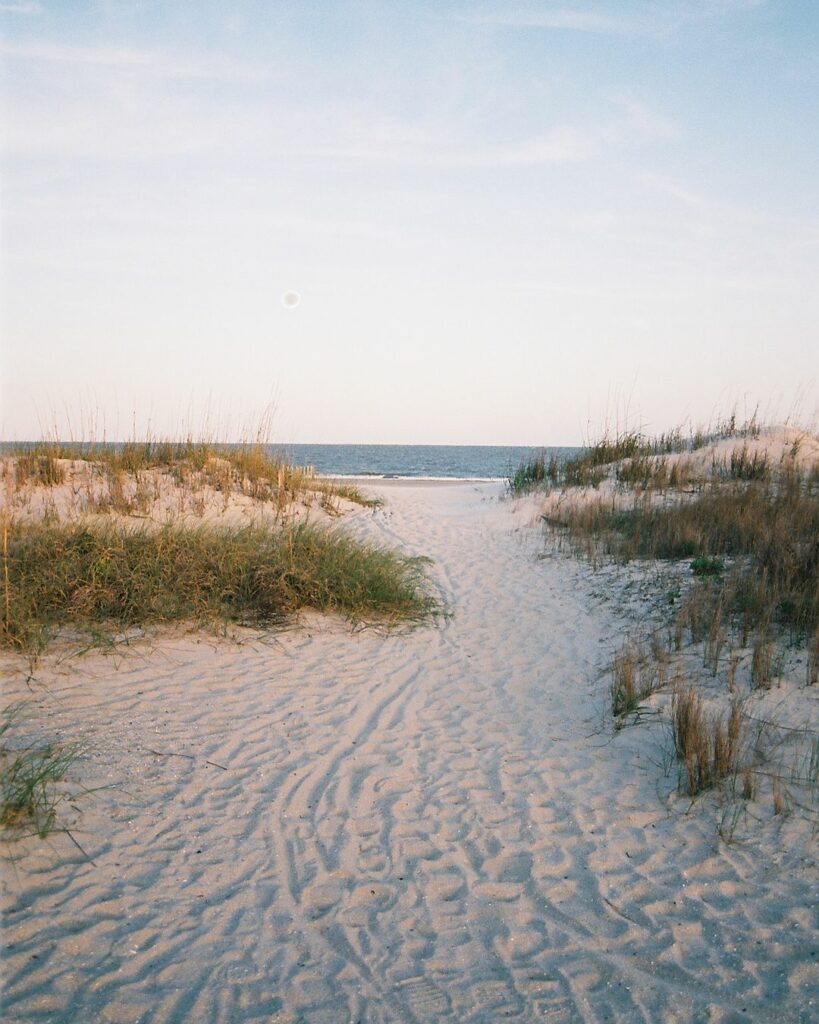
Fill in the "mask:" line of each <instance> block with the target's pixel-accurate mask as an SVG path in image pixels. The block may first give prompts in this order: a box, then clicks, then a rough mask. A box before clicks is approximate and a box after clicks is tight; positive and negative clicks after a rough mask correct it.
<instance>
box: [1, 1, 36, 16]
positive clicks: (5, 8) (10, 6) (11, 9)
mask: <svg viewBox="0 0 819 1024" xmlns="http://www.w3.org/2000/svg"><path fill="white" fill-rule="evenodd" d="M42 13H43V8H42V4H39V3H37V2H36V0H19V2H18V3H6V4H3V3H0V14H42Z"/></svg>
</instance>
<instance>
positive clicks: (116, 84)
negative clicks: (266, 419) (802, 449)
mask: <svg viewBox="0 0 819 1024" xmlns="http://www.w3.org/2000/svg"><path fill="white" fill-rule="evenodd" d="M0 37H1V38H2V42H0V56H1V57H2V65H3V77H2V99H3V106H4V110H3V115H4V118H3V120H4V123H5V129H4V132H3V136H2V164H1V165H0V182H2V289H3V293H2V300H3V301H2V314H1V315H2V320H1V321H0V326H2V338H3V364H2V370H3V388H2V412H0V430H1V431H2V436H3V437H4V438H17V439H20V438H23V437H33V436H34V437H36V436H39V435H40V434H41V432H42V431H43V430H44V429H50V428H51V427H52V425H53V424H54V423H55V422H56V424H57V427H58V430H59V431H60V432H61V433H67V432H68V430H69V426H68V425H67V420H68V419H69V418H70V420H71V426H70V429H71V431H72V432H73V433H75V434H77V433H80V432H82V429H83V426H82V424H83V423H85V424H87V423H88V422H89V421H94V422H95V424H96V426H95V430H96V432H97V433H98V434H99V433H101V432H102V431H103V429H104V431H105V433H106V435H107V436H108V437H117V436H127V435H129V434H130V433H131V431H132V428H133V422H134V414H135V416H136V429H137V432H141V431H143V430H145V429H147V421H148V420H149V419H150V422H151V427H152V429H154V430H156V431H158V432H161V433H166V432H175V431H177V430H179V429H184V428H185V427H187V426H188V425H189V424H190V425H191V426H193V428H194V429H196V428H197V427H198V424H199V422H200V421H201V419H202V417H203V415H204V410H205V408H209V409H210V413H209V415H210V419H211V422H212V423H213V422H214V421H218V423H219V424H221V425H222V426H224V427H225V429H228V430H229V429H231V428H232V425H235V424H242V425H245V424H247V423H248V422H249V421H251V420H252V419H253V418H254V417H255V416H258V415H260V413H261V411H262V410H263V409H264V408H265V406H267V405H268V404H269V403H271V402H273V403H274V404H275V406H276V417H275V433H276V435H277V437H278V438H280V439H281V440H284V441H290V442H293V441H316V442H321V441H326V442H332V441H349V442H356V441H361V442H417V443H424V442H430V443H435V442H440V443H447V442H451V443H497V444H503V443H510V444H511V443H535V444H541V443H546V444H561V443H574V442H577V441H579V440H581V438H582V437H583V435H584V433H585V432H586V430H587V429H588V426H589V425H590V426H591V429H592V430H594V429H596V428H597V427H599V426H600V425H601V424H602V420H603V418H604V417H605V416H606V414H607V412H608V415H609V416H610V417H611V416H614V414H615V411H616V410H618V409H619V410H620V412H621V415H622V410H623V408H624V407H625V406H628V409H629V413H630V415H631V417H632V419H633V421H635V422H638V423H639V425H641V426H645V427H646V428H647V429H650V430H661V429H664V428H667V427H669V426H672V425H674V424H676V423H678V422H680V420H682V419H683V418H684V417H686V416H690V417H691V418H693V419H694V420H697V421H705V420H708V419H709V418H711V417H712V416H714V415H715V414H716V413H718V412H720V411H724V410H725V409H726V408H728V407H729V406H731V405H733V404H734V403H735V402H737V403H738V404H739V406H740V411H742V409H743V408H744V407H749V408H752V407H753V406H754V405H755V404H756V403H757V402H758V403H760V406H761V408H762V411H763V413H765V414H767V415H771V416H774V417H780V416H783V415H786V414H788V413H791V412H793V410H794V408H795V407H798V410H799V412H800V413H801V415H802V416H803V418H805V417H806V418H810V417H812V416H813V415H815V413H816V401H817V399H816V396H817V382H818V381H819V358H817V352H819V327H818V325H819V287H817V281H819V4H817V3H815V2H813V0H798V2H788V0H782V2H775V0H768V2H765V0H679V2H673V3H672V2H669V3H663V2H660V0H645V2H644V0H634V2H629V3H625V2H599V0H598V2H594V0H577V2H572V0H529V2H520V3H519V2H517V0H506V2H503V0H487V2H479V3H455V2H431V0H429V2H409V0H406V2H383V0H382V2H379V0H372V2H359V3H352V2H351V3H332V2H328V3H308V2H305V0H302V2H298V3H290V2H282V3H275V2H272V3H262V2H244V3H242V2H233V3H226V2H221V3H206V2H192V0H189V2H184V3H183V2H172V0H162V2H159V0H156V2H150V0H144V2H134V0H129V2H125V0H97V2H85V3H83V2H73V0H59V2H58V0H0ZM289 290H295V291H297V292H298V293H299V294H300V295H301V301H300V303H299V304H298V306H296V307H295V308H285V306H283V304H282V301H281V298H282V295H283V294H284V293H285V292H287V291H289Z"/></svg>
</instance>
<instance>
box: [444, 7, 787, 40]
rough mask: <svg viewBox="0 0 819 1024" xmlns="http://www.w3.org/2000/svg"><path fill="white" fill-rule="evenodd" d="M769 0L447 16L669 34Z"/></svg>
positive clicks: (611, 32)
mask: <svg viewBox="0 0 819 1024" xmlns="http://www.w3.org/2000/svg"><path fill="white" fill-rule="evenodd" d="M766 3H767V0H708V2H703V0H688V2H687V3H685V2H681V3H679V4H675V5H670V6H669V7H668V8H663V7H661V6H659V5H656V4H643V5H641V6H639V7H638V6H637V5H636V4H631V5H623V8H622V9H621V10H619V11H616V12H614V13H612V11H611V9H609V10H605V11H604V10H599V9H597V8H594V7H586V8H578V7H562V8H558V9H551V10H537V9H533V8H531V7H526V8H522V9H518V10H509V8H508V7H505V8H488V9H485V10H483V11H476V12H474V13H470V14H458V15H453V16H450V17H449V18H447V20H451V21H459V22H464V23H469V24H473V25H496V26H498V27H506V28H522V29H543V30H544V31H565V32H584V33H590V34H595V35H611V36H657V37H662V36H667V35H669V34H671V33H673V32H676V31H678V30H679V29H680V28H682V27H683V26H684V25H686V24H687V23H689V22H692V21H693V22H696V21H702V20H706V19H708V20H710V19H714V18H719V17H725V16H730V15H732V14H736V13H739V14H741V13H743V12H746V11H751V10H754V9H756V8H759V7H762V6H764V5H765V4H766Z"/></svg>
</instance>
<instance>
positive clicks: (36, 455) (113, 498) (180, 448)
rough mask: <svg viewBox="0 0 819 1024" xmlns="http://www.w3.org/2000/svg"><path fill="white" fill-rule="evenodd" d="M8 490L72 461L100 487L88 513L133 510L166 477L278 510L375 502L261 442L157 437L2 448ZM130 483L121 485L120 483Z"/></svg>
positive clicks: (42, 480) (56, 477) (47, 480)
mask: <svg viewBox="0 0 819 1024" xmlns="http://www.w3.org/2000/svg"><path fill="white" fill-rule="evenodd" d="M3 458H4V467H3V468H4V477H5V481H6V488H7V490H9V491H11V492H14V491H20V490H21V489H24V488H26V487H30V486H32V485H34V486H37V485H41V486H46V487H53V486H58V485H60V484H62V483H63V482H64V481H65V479H66V475H67V472H68V469H69V468H70V466H71V464H75V463H85V464H86V465H87V466H88V467H89V469H90V471H91V473H92V475H94V476H96V477H97V478H100V479H102V480H103V481H104V483H105V488H104V493H103V495H102V496H100V495H99V494H98V495H97V504H98V505H99V507H98V508H94V509H93V510H94V511H119V512H123V513H126V514H127V513H128V512H131V511H134V510H139V509H140V508H141V507H142V506H144V505H145V503H146V501H147V500H148V499H149V498H150V497H151V495H152V494H156V491H157V480H158V478H160V477H162V476H169V477H171V478H172V479H173V481H174V483H175V484H176V485H177V486H179V487H182V488H185V489H186V490H187V491H189V492H194V491H196V490H197V489H199V490H201V489H202V488H204V487H210V488H212V489H213V490H215V491H219V492H221V493H223V494H230V493H238V494H243V495H247V496H249V497H251V498H253V499H254V500H257V501H266V502H272V503H274V504H275V505H276V506H278V507H279V508H283V507H285V506H286V505H288V504H289V503H291V502H293V501H295V500H296V499H297V498H299V497H302V496H308V495H316V496H318V497H319V498H320V499H321V500H322V502H323V503H324V505H325V507H328V506H329V503H331V502H333V501H335V500H337V499H344V500H347V501H351V502H353V503H355V504H358V505H362V506H367V507H372V506H375V505H377V504H378V501H377V499H373V498H370V497H368V496H367V495H365V494H364V493H363V492H362V491H361V490H360V489H359V488H358V487H356V486H355V485H354V484H350V483H344V482H338V481H334V480H328V479H325V478H322V477H320V476H318V475H317V474H316V472H315V470H314V469H313V468H312V467H309V466H306V467H300V466H293V465H291V464H290V463H289V462H288V461H287V460H286V459H285V458H284V456H283V454H282V453H281V452H278V451H277V450H276V449H275V448H274V447H272V446H271V445H269V444H268V443H266V442H265V441H264V440H253V441H248V442H241V443H236V444H227V443H217V442H213V441H208V440H194V439H193V438H187V439H185V440H181V441H179V440H160V439H154V438H146V439H144V440H139V441H126V442H123V443H121V444H113V443H103V442H96V441H77V442H74V441H71V442H63V441H49V440H45V441H39V442H37V443H36V444H31V445H22V446H7V447H6V448H5V450H4V452H3ZM126 481H129V482H130V484H131V486H130V487H128V488H126V487H125V486H124V484H125V482H126Z"/></svg>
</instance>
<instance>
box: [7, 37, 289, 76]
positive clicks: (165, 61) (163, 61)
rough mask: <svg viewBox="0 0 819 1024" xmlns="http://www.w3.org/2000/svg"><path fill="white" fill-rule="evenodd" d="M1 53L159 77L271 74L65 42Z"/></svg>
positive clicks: (168, 55)
mask: <svg viewBox="0 0 819 1024" xmlns="http://www.w3.org/2000/svg"><path fill="white" fill-rule="evenodd" d="M0 54H2V55H3V56H5V57H10V58H13V59H17V60H23V61H33V62H41V63H52V64H82V65H86V66H91V67H100V68H110V69H114V70H121V71H141V72H145V73H148V74H150V75H152V76H154V77H156V78H180V79H182V78H191V79H204V80H207V79H214V80H226V81H241V82H244V81H256V80H260V79H263V78H268V77H269V75H270V73H269V72H268V71H267V70H266V69H264V68H259V67H253V66H250V65H248V64H245V63H241V64H239V63H237V62H235V61H226V60H223V59H212V60H198V59H188V58H183V57H179V56H176V55H174V54H171V53H164V52H161V51H151V50H131V49H121V48H118V47H91V46H70V45H67V44H64V43H51V42H42V43H26V42H23V43H8V42H4V43H0Z"/></svg>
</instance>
